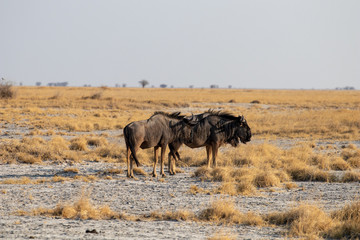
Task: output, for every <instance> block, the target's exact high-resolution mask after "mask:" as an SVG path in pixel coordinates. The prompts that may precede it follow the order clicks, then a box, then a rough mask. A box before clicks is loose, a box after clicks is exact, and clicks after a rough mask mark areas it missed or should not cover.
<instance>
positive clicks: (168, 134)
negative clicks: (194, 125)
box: [124, 112, 189, 177]
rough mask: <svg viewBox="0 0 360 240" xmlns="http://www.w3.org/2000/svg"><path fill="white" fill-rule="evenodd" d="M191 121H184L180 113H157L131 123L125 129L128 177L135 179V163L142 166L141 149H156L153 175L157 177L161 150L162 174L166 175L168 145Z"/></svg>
mask: <svg viewBox="0 0 360 240" xmlns="http://www.w3.org/2000/svg"><path fill="white" fill-rule="evenodd" d="M188 122H189V120H187V119H184V116H182V115H180V112H176V113H172V114H168V113H164V112H155V113H154V114H153V115H152V116H151V117H150V118H149V119H147V120H142V121H135V122H132V123H129V124H128V125H127V126H126V127H125V128H124V138H125V143H126V151H127V167H128V171H127V176H128V177H134V174H133V161H132V160H131V158H130V157H131V156H132V158H133V159H134V160H135V162H136V165H137V166H140V163H139V160H138V158H137V156H136V152H137V150H138V149H139V148H141V149H146V148H151V147H153V148H154V169H153V172H152V175H153V176H154V177H156V164H157V161H158V148H159V147H160V148H161V168H160V173H161V175H162V176H165V173H164V154H165V150H166V147H167V145H168V144H169V143H170V142H172V141H174V139H176V137H177V133H178V132H179V129H180V128H182V127H183V125H186V124H187V123H188Z"/></svg>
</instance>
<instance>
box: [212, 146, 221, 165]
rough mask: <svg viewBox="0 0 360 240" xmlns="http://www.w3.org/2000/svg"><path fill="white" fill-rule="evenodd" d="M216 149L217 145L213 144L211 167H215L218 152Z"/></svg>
mask: <svg viewBox="0 0 360 240" xmlns="http://www.w3.org/2000/svg"><path fill="white" fill-rule="evenodd" d="M218 149H219V146H217V145H213V152H212V158H213V167H214V168H216V167H217V163H216V158H217V154H218Z"/></svg>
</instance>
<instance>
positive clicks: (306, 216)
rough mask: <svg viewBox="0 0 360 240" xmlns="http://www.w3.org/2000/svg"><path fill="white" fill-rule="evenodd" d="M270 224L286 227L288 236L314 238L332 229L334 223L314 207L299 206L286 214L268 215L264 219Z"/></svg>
mask: <svg viewBox="0 0 360 240" xmlns="http://www.w3.org/2000/svg"><path fill="white" fill-rule="evenodd" d="M265 219H266V221H267V222H269V223H270V224H276V225H287V226H288V228H289V235H290V236H291V237H294V236H306V237H308V238H316V237H319V236H321V235H324V234H325V233H327V232H328V231H330V230H331V229H332V228H333V227H334V221H333V220H332V219H331V217H330V216H328V215H327V214H326V213H325V212H324V211H323V210H321V209H320V208H318V207H317V206H314V205H308V204H301V205H300V206H298V207H295V208H293V209H290V210H289V211H286V212H278V213H270V214H268V215H267V216H266V217H265Z"/></svg>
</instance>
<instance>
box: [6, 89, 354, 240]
mask: <svg viewBox="0 0 360 240" xmlns="http://www.w3.org/2000/svg"><path fill="white" fill-rule="evenodd" d="M11 91H13V93H15V94H14V96H11V97H9V98H3V99H1V100H0V119H1V121H0V238H4V239H244V238H246V239H284V238H301V239H304V238H305V239H319V238H325V239H342V238H352V239H356V238H357V239H358V238H360V199H359V196H360V195H359V190H360V188H359V187H360V92H359V91H335V90H334V91H331V90H322V91H320V90H252V89H157V88H108V87H100V88H94V87H93V88H91V87H89V88H86V87H81V88H73V87H12V88H11ZM208 109H214V110H221V111H226V112H229V113H232V114H234V115H244V116H245V118H246V120H247V122H248V124H249V126H250V128H251V131H252V135H253V136H252V139H251V142H249V143H247V144H240V145H239V146H238V147H237V148H233V147H231V146H230V145H226V146H222V147H221V148H220V152H219V155H218V165H219V166H218V167H217V168H211V169H208V168H207V167H204V165H205V163H206V152H205V149H204V148H199V149H189V148H187V147H186V146H182V147H181V149H180V151H179V153H180V155H181V157H182V160H181V161H178V162H176V166H177V172H178V173H177V174H176V175H170V174H167V176H166V177H157V178H153V177H152V176H151V169H152V163H153V159H152V158H153V151H152V149H147V150H139V152H138V153H139V155H138V156H139V160H140V162H141V163H142V165H143V166H142V167H139V168H136V169H135V170H134V171H135V176H136V178H135V179H128V178H127V177H126V155H125V143H124V140H123V134H122V129H123V128H124V127H125V126H126V124H128V123H130V122H132V121H137V120H142V119H147V118H149V117H150V116H151V115H152V114H153V113H154V112H155V111H164V112H175V111H180V112H181V113H182V114H185V115H191V114H192V113H193V114H198V113H202V112H204V111H207V110H208ZM157 169H159V167H158V168H157ZM166 169H167V167H166V168H165V170H166ZM159 176H160V175H159Z"/></svg>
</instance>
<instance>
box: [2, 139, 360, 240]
mask: <svg viewBox="0 0 360 240" xmlns="http://www.w3.org/2000/svg"><path fill="white" fill-rule="evenodd" d="M252 144H257V143H256V141H254V143H252ZM67 167H72V168H77V169H79V173H64V172H63V170H64V169H65V168H67ZM113 168H120V169H123V170H126V168H125V166H124V165H120V164H114V163H99V162H84V163H82V164H75V165H72V166H69V165H66V164H63V165H26V164H16V165H1V166H0V180H4V179H9V178H12V179H16V178H21V177H29V178H30V179H39V178H44V179H51V178H53V177H54V176H55V175H57V176H72V175H74V174H79V175H90V174H96V173H99V172H102V171H104V170H107V169H113ZM143 169H144V170H145V171H146V172H148V173H150V172H151V169H150V168H149V167H143ZM183 171H184V172H183V173H179V174H177V175H176V176H168V177H166V178H164V179H161V178H152V177H150V176H142V175H139V176H137V177H138V179H137V180H134V179H127V178H126V177H125V173H121V174H116V175H111V176H112V179H111V180H108V179H99V180H96V181H94V182H83V181H65V182H63V183H62V182H51V183H43V184H21V185H19V184H1V185H0V238H4V239H29V238H30V239H32V238H35V239H206V238H208V237H211V236H213V235H214V234H216V233H218V232H222V233H224V232H225V233H229V234H231V235H234V236H237V237H238V238H239V239H281V238H284V232H286V229H284V228H281V227H251V226H245V225H232V226H231V225H230V226H224V225H216V224H209V223H199V222H185V221H125V220H116V219H114V220H81V219H75V220H72V219H71V220H69V219H61V218H49V217H42V216H17V215H16V214H15V212H16V211H17V210H24V211H31V209H34V208H38V207H46V208H55V206H56V205H57V204H58V203H66V202H69V203H73V202H75V201H76V200H77V199H79V197H80V195H81V192H82V191H87V192H90V198H91V200H92V203H93V205H95V206H101V205H109V206H110V208H111V209H112V210H113V211H115V212H119V213H120V212H126V213H127V214H132V215H142V214H148V213H151V212H153V211H160V212H163V211H167V210H170V211H171V210H180V209H187V210H190V211H193V212H194V213H198V212H199V211H201V210H203V209H205V208H206V207H207V206H208V205H209V203H210V202H211V201H213V200H215V199H217V198H221V197H227V198H232V199H233V200H234V201H235V203H236V206H237V207H238V208H239V209H240V210H241V211H243V212H248V211H252V212H255V213H257V214H261V213H269V212H272V211H285V210H286V209H289V208H291V207H294V206H296V205H297V204H298V203H299V201H306V202H310V203H314V204H316V205H319V206H322V207H323V209H324V210H325V211H331V210H333V209H338V208H341V207H343V206H344V205H345V204H346V203H349V202H350V201H352V200H354V198H358V197H359V190H360V188H359V183H321V182H297V185H298V187H297V188H294V189H291V190H285V189H284V188H278V189H277V188H272V189H271V190H270V189H264V190H261V191H259V193H258V194H257V195H255V196H234V197H229V196H221V195H208V194H197V195H193V194H191V193H190V192H189V190H190V187H191V186H193V185H196V186H198V187H201V188H203V189H207V190H212V189H213V188H215V187H216V186H217V184H218V183H212V182H201V181H200V180H199V179H197V178H194V177H192V173H193V172H194V171H195V168H183ZM94 229H95V230H96V233H87V230H88V231H89V230H90V231H91V230H94Z"/></svg>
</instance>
